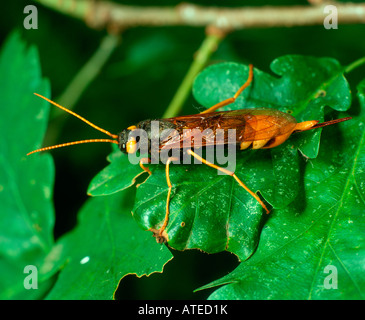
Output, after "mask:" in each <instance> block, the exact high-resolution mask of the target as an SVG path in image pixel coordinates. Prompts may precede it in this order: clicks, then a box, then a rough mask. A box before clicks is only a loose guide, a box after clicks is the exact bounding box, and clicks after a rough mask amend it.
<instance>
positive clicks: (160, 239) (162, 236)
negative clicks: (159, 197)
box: [154, 157, 178, 243]
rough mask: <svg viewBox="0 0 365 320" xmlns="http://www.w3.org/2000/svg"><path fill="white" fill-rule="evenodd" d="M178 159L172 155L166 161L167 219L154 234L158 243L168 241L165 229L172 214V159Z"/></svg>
mask: <svg viewBox="0 0 365 320" xmlns="http://www.w3.org/2000/svg"><path fill="white" fill-rule="evenodd" d="M175 160H178V159H177V158H175V157H170V158H168V159H167V161H166V167H165V168H166V182H167V186H168V188H169V190H168V192H167V199H166V214H165V219H164V221H163V224H162V227H161V228H160V229H159V230H158V233H155V234H154V237H156V241H157V242H158V243H164V242H167V233H166V232H165V229H166V227H167V224H168V223H169V215H170V198H171V190H172V184H171V180H170V163H171V162H172V161H175Z"/></svg>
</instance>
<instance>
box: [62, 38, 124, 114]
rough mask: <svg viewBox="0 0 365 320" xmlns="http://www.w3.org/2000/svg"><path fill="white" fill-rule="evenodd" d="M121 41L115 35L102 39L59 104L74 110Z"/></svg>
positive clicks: (63, 94)
mask: <svg viewBox="0 0 365 320" xmlns="http://www.w3.org/2000/svg"><path fill="white" fill-rule="evenodd" d="M119 41H120V37H119V36H116V35H114V34H108V35H106V36H105V37H104V38H103V39H102V41H101V43H100V46H99V48H98V49H97V50H96V51H95V53H94V54H93V55H92V57H91V58H90V59H89V60H88V61H87V62H86V63H85V65H84V66H83V67H82V68H81V69H80V71H79V72H78V73H77V74H76V76H75V77H74V78H73V80H72V81H71V82H70V84H69V85H68V86H67V88H66V89H65V91H64V92H63V93H62V95H61V96H60V97H58V99H57V101H58V103H59V104H61V105H64V106H67V108H68V109H72V108H73V106H74V105H75V104H76V102H77V101H78V100H79V98H80V97H81V95H82V93H83V92H84V91H85V89H86V88H87V87H88V86H89V84H90V83H91V82H92V81H93V80H94V79H95V78H96V77H97V75H98V74H99V72H100V70H101V69H102V67H103V66H104V65H105V63H106V61H107V60H108V59H109V57H110V55H111V54H112V53H113V51H114V49H115V48H116V47H117V45H118V43H119ZM56 110H58V109H56Z"/></svg>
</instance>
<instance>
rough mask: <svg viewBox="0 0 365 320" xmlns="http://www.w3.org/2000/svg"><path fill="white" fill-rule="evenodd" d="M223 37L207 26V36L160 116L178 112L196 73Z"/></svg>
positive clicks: (166, 116) (165, 116) (220, 33)
mask: <svg viewBox="0 0 365 320" xmlns="http://www.w3.org/2000/svg"><path fill="white" fill-rule="evenodd" d="M223 37H224V33H222V32H221V31H220V30H217V29H216V28H214V27H209V28H207V36H206V38H205V39H204V41H203V42H202V44H201V46H200V48H199V50H198V51H197V52H196V54H195V56H194V61H193V62H192V64H191V66H190V68H189V70H188V72H187V73H186V75H185V78H184V80H183V81H182V83H181V85H180V87H179V89H178V90H177V91H176V93H175V95H174V97H173V99H172V101H171V103H170V105H169V106H168V107H167V109H166V111H165V113H164V115H163V116H162V118H171V117H175V116H177V115H178V114H179V112H180V111H181V109H182V106H183V104H184V102H185V101H186V98H187V97H188V95H189V93H190V90H191V87H192V84H193V81H194V79H195V77H196V76H197V75H198V73H199V72H200V71H201V70H202V69H203V68H204V66H205V65H206V63H207V61H208V60H209V58H210V57H211V55H212V53H213V52H214V51H215V50H216V49H217V47H218V45H219V43H220V42H221V40H222V39H223Z"/></svg>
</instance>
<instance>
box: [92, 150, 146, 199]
mask: <svg viewBox="0 0 365 320" xmlns="http://www.w3.org/2000/svg"><path fill="white" fill-rule="evenodd" d="M107 159H108V161H109V162H111V164H110V165H108V166H107V167H106V168H105V169H103V170H102V171H100V172H99V173H98V174H97V175H96V176H95V177H94V178H93V179H92V181H91V182H90V185H89V188H88V190H87V193H88V194H89V195H91V196H103V195H109V194H113V193H116V192H118V191H121V190H124V189H126V188H128V187H130V186H132V185H134V183H135V179H136V177H137V176H139V175H140V174H141V173H143V171H142V169H141V167H140V166H139V165H133V164H131V163H130V161H129V159H128V155H126V154H124V153H122V152H121V151H120V150H119V149H115V151H114V152H113V153H111V154H110V155H109V156H108V158H107Z"/></svg>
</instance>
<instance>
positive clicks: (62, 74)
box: [0, 0, 365, 299]
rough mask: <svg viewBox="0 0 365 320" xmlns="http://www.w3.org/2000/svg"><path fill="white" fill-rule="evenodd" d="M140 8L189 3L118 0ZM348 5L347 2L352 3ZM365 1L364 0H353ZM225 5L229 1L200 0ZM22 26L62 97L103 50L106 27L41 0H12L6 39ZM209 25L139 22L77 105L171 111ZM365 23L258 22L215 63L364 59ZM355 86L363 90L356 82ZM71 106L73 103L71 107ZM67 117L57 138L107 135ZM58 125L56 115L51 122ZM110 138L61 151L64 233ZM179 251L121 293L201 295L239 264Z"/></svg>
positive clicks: (99, 115)
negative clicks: (33, 12)
mask: <svg viewBox="0 0 365 320" xmlns="http://www.w3.org/2000/svg"><path fill="white" fill-rule="evenodd" d="M114 2H120V3H123V4H131V5H141V6H143V5H150V6H151V5H169V6H173V5H176V4H179V3H180V1H153V3H152V2H151V1H140V0H135V1H116V0H115V1H114ZM342 2H343V1H342ZM353 2H359V1H353ZM192 3H195V4H201V5H217V6H219V5H220V4H222V1H219V0H216V1H203V0H202V1H192ZM27 4H34V5H36V6H37V8H38V30H25V29H24V28H23V19H24V17H25V14H23V9H24V7H25V6H26V5H27ZM294 4H302V5H305V4H307V2H306V1H284V0H283V1H258V0H253V1H224V6H246V5H247V6H248V5H252V6H253V5H254V6H260V5H294ZM14 29H18V30H20V31H21V34H22V36H23V38H24V39H25V40H26V41H27V42H28V43H29V44H33V45H36V47H37V48H38V50H39V54H40V60H41V65H42V70H43V75H44V76H45V77H47V78H48V79H49V80H50V83H51V89H52V98H53V99H55V98H57V97H58V96H60V95H61V94H62V92H63V91H64V89H65V88H66V86H67V85H68V84H69V82H70V81H71V80H72V79H73V77H74V76H75V74H76V73H77V72H78V71H79V69H80V68H81V67H82V66H83V65H84V63H86V61H87V60H88V59H89V58H90V56H91V55H92V54H93V53H94V52H95V50H96V49H97V48H98V45H99V43H100V40H101V39H102V38H103V37H104V36H105V34H106V33H105V31H104V30H93V29H90V28H89V27H87V26H86V25H85V24H84V22H82V21H79V20H76V19H73V18H71V17H68V16H65V15H63V14H60V13H58V12H55V11H52V10H50V9H47V8H45V7H43V6H42V5H40V4H38V3H35V2H32V1H22V0H17V1H8V2H7V3H6V8H5V9H3V10H2V15H1V19H0V38H1V40H2V42H3V40H4V39H5V38H6V37H7V36H8V34H9V33H10V32H11V31H13V30H14ZM204 36H205V32H204V28H192V27H153V28H146V27H138V28H133V29H130V30H126V31H125V32H124V33H123V35H122V41H121V45H120V46H119V47H118V48H117V49H116V50H115V52H114V53H113V55H112V56H111V58H110V59H109V61H108V62H107V64H106V65H105V67H104V68H103V70H102V72H101V73H100V75H99V76H98V77H97V78H96V79H95V80H94V81H93V82H92V83H91V85H90V86H89V87H88V88H87V90H86V91H85V92H84V93H83V95H82V96H81V99H80V100H79V101H78V103H77V105H76V106H75V109H74V110H75V111H76V112H77V113H79V114H81V115H83V116H84V117H86V118H87V119H88V120H90V121H92V122H94V123H96V124H97V125H99V126H101V127H103V128H105V129H106V130H108V131H111V132H113V133H117V132H119V131H120V130H122V129H123V128H125V127H127V126H130V125H132V124H134V123H136V122H138V121H140V120H144V119H148V118H158V117H161V116H162V114H163V113H164V111H165V110H166V108H167V106H168V104H169V103H170V101H171V99H172V97H173V95H174V93H175V92H176V90H177V88H178V86H179V85H180V83H181V81H182V79H183V77H184V75H185V73H186V72H187V70H188V68H189V66H190V64H191V62H192V57H193V55H194V53H195V52H196V50H197V49H198V48H199V46H200V44H201V42H202V40H203V39H204ZM364 39H365V27H364V25H341V21H339V29H338V30H326V29H325V28H324V27H323V26H313V27H295V28H274V29H252V30H251V29H250V30H242V31H235V32H233V33H231V34H229V35H228V36H227V37H226V38H225V39H224V40H223V42H222V43H221V45H220V46H219V48H218V50H217V51H216V52H215V53H214V54H213V56H212V59H211V61H210V63H216V62H220V61H236V62H243V63H253V64H254V65H255V67H257V68H259V69H261V70H264V71H266V72H270V63H271V61H272V60H274V59H275V58H277V57H279V56H283V55H287V54H301V55H312V56H317V57H323V56H326V57H333V58H335V59H338V60H339V61H340V63H341V64H342V65H347V64H349V63H351V62H353V61H354V60H356V59H359V58H361V57H363V56H364V53H365V41H364ZM361 78H363V74H362V73H361V70H360V71H358V70H356V71H354V72H353V73H351V75H350V78H349V80H350V83H351V84H352V86H354V84H356V83H358V82H359V80H360V79H361ZM353 90H355V88H353ZM196 106H197V103H196V102H195V101H194V99H193V97H192V96H190V97H189V99H188V100H187V102H186V103H185V105H184V109H183V113H184V114H189V113H196V109H195V107H196ZM65 107H67V106H65ZM64 117H65V119H66V121H65V123H64V125H63V127H62V130H60V134H59V135H58V136H57V137H56V139H55V141H54V143H62V142H67V141H74V140H79V139H87V138H96V137H102V138H104V136H103V135H102V134H100V133H98V132H95V131H94V130H93V129H91V128H89V127H88V126H86V125H85V124H83V123H82V122H80V121H79V120H78V119H75V118H74V117H71V116H68V115H67V114H65V115H64ZM52 125H57V123H54V124H52V122H50V127H52ZM110 150H111V147H110V146H109V145H108V144H89V145H82V146H78V147H70V148H64V149H58V150H54V151H53V152H52V155H53V157H54V159H55V164H56V183H55V190H54V200H55V208H56V215H57V216H56V227H55V237H56V238H58V237H59V236H61V235H62V234H64V233H65V232H67V231H69V230H71V229H72V228H73V227H74V226H75V224H76V219H77V218H76V217H77V212H78V210H79V209H80V207H81V206H82V204H83V203H84V201H85V200H86V199H87V196H86V190H87V187H88V184H89V182H90V180H91V179H92V177H93V176H95V175H96V173H97V172H99V171H100V170H101V169H102V168H104V167H105V165H106V164H107V162H106V156H107V155H108V153H109V152H110ZM173 254H174V256H175V258H174V259H173V260H172V261H171V262H169V263H168V264H167V265H166V267H165V270H164V271H165V272H164V273H163V274H153V275H151V276H150V277H143V278H141V279H138V278H136V277H135V276H134V275H129V276H127V277H125V278H124V279H123V280H122V281H121V285H120V288H119V290H118V292H117V298H122V299H201V298H203V299H204V298H207V297H208V296H209V294H210V293H211V291H210V290H205V291H201V292H197V293H193V290H194V289H196V288H197V287H199V286H202V285H204V284H207V283H209V282H211V281H213V280H215V279H217V278H219V277H222V276H224V275H225V274H227V273H228V272H230V271H231V270H233V269H234V268H235V267H236V266H237V265H238V260H237V258H236V257H235V256H234V255H232V254H230V253H226V252H223V253H219V254H213V255H208V254H205V253H202V252H200V251H197V250H189V251H186V252H176V251H173Z"/></svg>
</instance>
